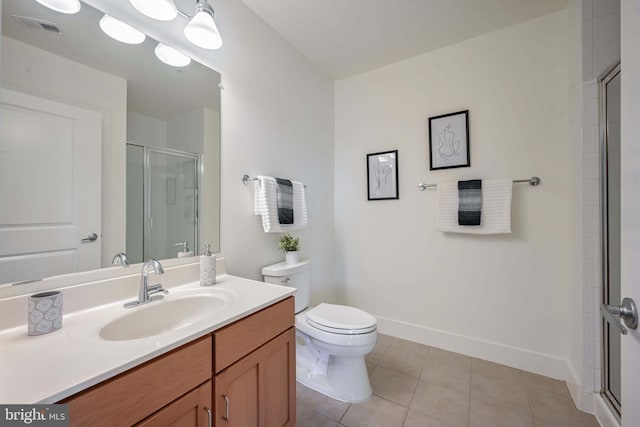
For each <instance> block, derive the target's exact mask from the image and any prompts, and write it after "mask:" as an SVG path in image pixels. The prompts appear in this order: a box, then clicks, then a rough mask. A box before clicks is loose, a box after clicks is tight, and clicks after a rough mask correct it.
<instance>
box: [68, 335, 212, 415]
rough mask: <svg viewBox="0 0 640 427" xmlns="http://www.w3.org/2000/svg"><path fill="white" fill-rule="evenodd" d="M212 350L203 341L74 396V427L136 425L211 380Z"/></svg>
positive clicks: (71, 412) (207, 340) (71, 405)
mask: <svg viewBox="0 0 640 427" xmlns="http://www.w3.org/2000/svg"><path fill="white" fill-rule="evenodd" d="M211 347H212V345H211V337H210V336H207V337H204V338H201V339H199V340H197V341H194V342H192V343H189V344H186V345H184V346H182V347H180V348H178V349H176V350H173V351H171V352H169V353H167V354H165V355H163V356H160V357H158V358H156V359H153V360H151V361H149V362H147V363H145V364H143V365H141V366H138V367H136V368H133V369H131V370H129V371H127V372H125V373H123V374H120V375H118V376H117V377H115V378H112V379H110V380H107V381H105V382H103V383H101V384H98V385H96V386H94V387H93V388H90V389H89V390H85V391H83V392H80V393H78V394H76V395H74V396H71V397H70V398H68V399H66V400H65V401H63V402H61V403H66V404H68V405H69V418H70V421H71V425H72V426H116V425H117V426H130V425H132V424H135V423H136V422H138V421H140V420H142V419H143V418H145V417H147V416H148V415H150V414H152V413H154V412H155V411H157V410H158V409H160V408H162V407H163V406H165V405H166V404H167V403H169V402H172V401H174V400H175V399H177V398H178V397H180V396H182V395H183V394H185V393H187V392H188V391H190V390H192V389H194V388H195V387H197V386H198V385H200V384H202V383H204V382H205V381H207V380H209V379H210V378H211V356H212V354H211Z"/></svg>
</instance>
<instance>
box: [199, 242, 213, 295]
mask: <svg viewBox="0 0 640 427" xmlns="http://www.w3.org/2000/svg"><path fill="white" fill-rule="evenodd" d="M215 283H216V256H215V255H213V254H212V253H211V245H206V246H205V248H204V253H203V254H202V255H200V286H211V285H213V284H215Z"/></svg>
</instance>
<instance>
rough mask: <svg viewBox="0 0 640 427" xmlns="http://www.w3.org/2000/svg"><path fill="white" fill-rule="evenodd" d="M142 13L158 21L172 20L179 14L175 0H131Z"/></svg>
mask: <svg viewBox="0 0 640 427" xmlns="http://www.w3.org/2000/svg"><path fill="white" fill-rule="evenodd" d="M129 3H131V5H132V6H133V7H135V8H136V9H137V10H138V11H139V12H140V13H143V14H145V15H147V16H148V17H149V18H153V19H157V20H158V21H171V20H172V19H174V18H175V17H176V16H178V9H176V4H175V3H174V2H173V0H129Z"/></svg>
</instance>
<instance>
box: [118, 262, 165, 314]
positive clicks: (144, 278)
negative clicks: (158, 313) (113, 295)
mask: <svg viewBox="0 0 640 427" xmlns="http://www.w3.org/2000/svg"><path fill="white" fill-rule="evenodd" d="M152 269H153V272H154V273H156V274H163V273H164V269H163V268H162V265H161V264H160V261H158V260H157V259H153V258H151V259H148V260H147V261H145V263H144V264H143V265H142V275H141V277H140V290H139V291H138V300H137V301H131V302H128V303H126V304H125V305H124V306H125V307H126V308H129V307H136V306H138V305H141V304H146V303H148V302H150V301H151V295H153V294H157V293H160V292H163V293H165V294H168V293H169V291H168V290H166V289H165V288H163V287H162V285H161V284H157V285H153V286H149V270H152Z"/></svg>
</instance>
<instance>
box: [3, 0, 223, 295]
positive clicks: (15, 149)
mask: <svg viewBox="0 0 640 427" xmlns="http://www.w3.org/2000/svg"><path fill="white" fill-rule="evenodd" d="M133 10H134V9H133V8H132V11H133ZM104 16H105V15H104V13H102V12H100V11H98V10H96V9H94V8H93V7H91V6H89V5H87V4H84V3H83V5H82V9H81V10H80V12H79V13H77V14H74V15H66V14H61V13H57V12H55V11H52V10H50V9H48V8H46V7H44V6H42V5H41V4H39V3H37V2H36V1H33V0H4V1H3V2H2V49H1V53H2V74H1V77H2V82H1V83H2V93H1V94H0V101H1V103H2V104H1V108H2V109H1V114H0V241H1V242H2V244H0V284H2V283H15V282H22V281H30V280H38V279H41V278H44V277H48V276H53V275H59V274H66V273H70V272H78V271H86V270H92V269H96V268H101V267H108V266H110V265H111V260H112V258H113V256H114V254H116V253H119V252H126V253H127V257H128V259H129V262H130V263H132V264H133V263H136V262H141V261H142V260H143V259H146V258H149V257H152V258H159V259H166V258H173V257H176V256H177V252H178V250H177V248H176V247H175V246H174V244H175V243H176V242H183V241H188V242H189V247H190V250H191V251H193V254H194V255H195V254H198V253H199V252H200V249H201V247H202V246H203V245H204V244H205V243H211V244H212V247H213V248H214V250H215V251H219V228H220V226H219V209H220V203H219V188H220V187H219V167H220V94H219V87H218V85H219V82H220V75H219V74H218V73H217V72H215V71H213V70H211V69H210V68H207V67H206V66H204V65H202V64H199V63H197V62H196V61H186V60H184V58H182V62H179V63H175V64H174V65H177V66H172V65H168V64H167V63H165V62H162V61H160V60H159V59H158V57H157V56H156V53H155V50H156V47H157V46H158V42H157V41H156V40H153V39H151V38H150V37H145V38H144V40H143V41H142V42H139V41H140V40H141V39H142V38H141V37H138V38H137V39H136V42H138V44H126V43H121V42H119V41H117V40H115V39H113V38H112V37H110V36H108V35H107V34H106V33H105V32H103V31H102V30H101V28H100V24H99V23H100V21H101V20H102V19H104ZM134 35H135V33H134ZM94 234H95V235H96V236H97V238H96V239H91V238H89V237H90V236H92V235H94Z"/></svg>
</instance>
